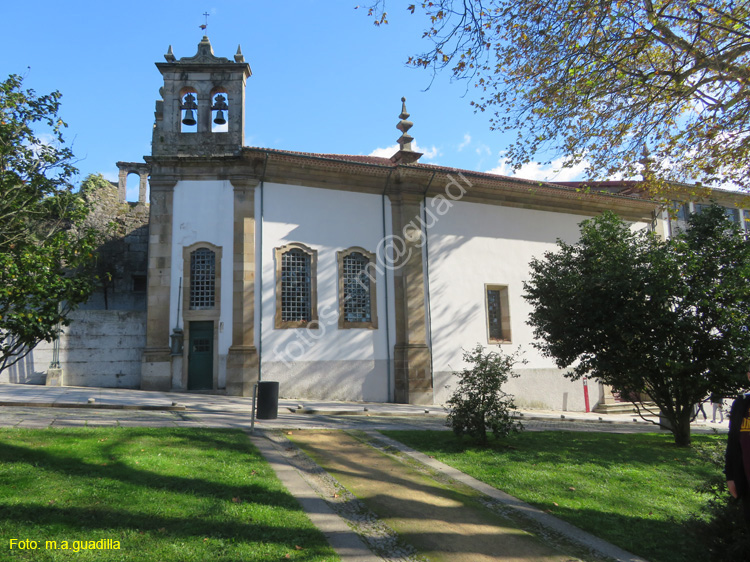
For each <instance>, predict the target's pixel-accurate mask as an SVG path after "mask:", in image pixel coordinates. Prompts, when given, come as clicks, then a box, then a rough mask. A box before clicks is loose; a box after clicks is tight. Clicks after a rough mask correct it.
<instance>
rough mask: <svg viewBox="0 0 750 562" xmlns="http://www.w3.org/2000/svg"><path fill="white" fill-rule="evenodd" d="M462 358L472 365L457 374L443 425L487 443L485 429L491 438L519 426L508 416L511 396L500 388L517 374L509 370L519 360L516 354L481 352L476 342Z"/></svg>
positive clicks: (481, 348) (517, 429)
mask: <svg viewBox="0 0 750 562" xmlns="http://www.w3.org/2000/svg"><path fill="white" fill-rule="evenodd" d="M463 358H464V361H466V362H467V363H469V364H470V365H472V366H471V367H470V368H466V369H464V370H463V371H462V372H461V373H457V376H458V385H457V388H456V390H455V391H454V393H453V394H452V395H451V397H450V398H449V399H448V401H447V404H448V407H449V409H450V411H449V413H448V417H447V420H446V422H447V425H448V426H450V427H451V428H452V429H453V432H454V433H455V434H456V435H458V436H459V437H460V436H462V435H464V434H467V435H471V436H472V437H475V438H476V439H478V440H479V441H480V442H481V443H486V442H487V430H488V429H489V430H490V431H492V433H493V435H494V436H495V438H500V437H505V436H506V435H508V434H509V433H512V432H517V431H520V430H521V429H523V426H522V424H521V423H520V422H517V421H515V420H514V419H513V417H512V410H513V409H514V408H515V406H514V404H513V396H511V395H509V394H507V393H505V392H504V391H503V390H502V386H503V384H505V383H506V382H507V381H508V378H510V377H516V376H518V375H516V374H515V373H514V372H513V366H514V365H515V364H516V363H518V362H519V358H518V353H517V352H516V353H513V354H511V355H505V354H503V353H502V352H495V351H487V352H485V350H484V348H483V347H482V346H481V345H480V344H477V346H476V347H475V348H474V349H472V350H471V351H467V352H465V353H464V357H463ZM520 362H521V363H525V362H526V361H525V360H522V361H520Z"/></svg>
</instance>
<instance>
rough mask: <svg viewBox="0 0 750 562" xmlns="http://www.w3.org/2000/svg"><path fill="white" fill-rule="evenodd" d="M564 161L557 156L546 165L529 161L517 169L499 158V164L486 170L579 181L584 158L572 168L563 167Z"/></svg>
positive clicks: (583, 170) (520, 176)
mask: <svg viewBox="0 0 750 562" xmlns="http://www.w3.org/2000/svg"><path fill="white" fill-rule="evenodd" d="M564 161H565V159H564V158H557V159H556V160H553V161H552V162H551V163H550V164H547V165H546V166H543V165H542V164H540V163H538V162H529V163H528V164H524V165H523V166H521V167H520V168H519V169H518V170H513V168H512V167H511V166H510V165H509V164H508V161H507V160H505V159H501V160H500V161H499V165H498V166H495V167H494V168H492V169H491V170H487V173H489V174H498V175H501V176H510V177H517V178H523V179H527V180H539V181H550V182H556V181H579V180H583V179H584V172H585V170H586V168H587V167H588V162H587V161H585V160H584V161H583V162H581V163H579V164H577V165H575V166H573V167H572V168H563V167H562V165H563V162H564Z"/></svg>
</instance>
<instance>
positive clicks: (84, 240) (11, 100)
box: [0, 75, 95, 372]
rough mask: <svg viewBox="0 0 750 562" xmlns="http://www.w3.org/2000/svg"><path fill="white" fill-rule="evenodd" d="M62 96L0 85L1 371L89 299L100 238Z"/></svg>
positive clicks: (11, 81)
mask: <svg viewBox="0 0 750 562" xmlns="http://www.w3.org/2000/svg"><path fill="white" fill-rule="evenodd" d="M59 100H60V94H59V93H58V92H53V93H51V94H48V95H42V96H38V95H37V94H36V93H35V92H34V91H33V90H24V89H23V88H22V80H21V78H20V77H19V76H15V75H12V76H10V77H8V78H7V79H6V80H5V81H4V82H2V83H0V372H1V371H3V370H4V369H6V368H8V367H9V366H11V365H13V364H14V363H16V362H17V361H19V360H20V359H22V358H23V357H24V356H26V354H28V353H29V351H31V350H32V349H33V348H34V347H35V346H36V345H37V344H38V343H39V342H41V341H42V340H46V341H51V340H52V339H53V338H55V337H56V336H57V333H58V329H59V326H60V325H67V324H68V323H69V313H70V312H71V311H72V310H73V309H75V308H76V306H78V305H79V304H80V303H82V302H84V301H85V300H86V299H87V298H88V297H89V295H90V294H91V291H92V288H93V281H94V278H93V275H92V272H91V266H92V265H93V262H94V260H95V255H94V247H95V246H94V244H95V233H94V232H92V231H90V230H84V229H82V228H80V225H81V223H82V221H83V219H84V218H85V216H86V212H87V211H86V207H85V205H84V202H83V199H82V198H81V197H80V196H79V195H78V194H77V193H75V192H74V189H73V186H72V185H71V183H70V180H71V178H72V176H73V175H74V174H75V173H76V169H75V167H74V166H73V154H72V152H71V150H70V148H68V147H66V146H65V145H64V140H63V137H62V130H63V128H64V127H65V123H64V122H63V121H62V120H61V119H60V118H59V116H58V110H59V107H60V102H59Z"/></svg>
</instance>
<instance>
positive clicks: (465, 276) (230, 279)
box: [11, 37, 657, 410]
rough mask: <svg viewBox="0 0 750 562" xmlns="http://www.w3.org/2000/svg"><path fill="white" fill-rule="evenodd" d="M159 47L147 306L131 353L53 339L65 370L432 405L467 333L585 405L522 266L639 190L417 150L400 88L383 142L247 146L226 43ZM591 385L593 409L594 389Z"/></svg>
mask: <svg viewBox="0 0 750 562" xmlns="http://www.w3.org/2000/svg"><path fill="white" fill-rule="evenodd" d="M165 58H166V62H162V63H157V67H158V69H159V71H160V72H161V74H162V75H163V78H164V86H163V88H162V89H161V90H160V92H161V95H162V99H160V100H159V101H157V104H156V122H155V125H154V130H153V143H152V154H151V155H150V156H147V157H146V163H147V165H148V168H149V170H150V222H149V236H148V267H147V298H146V300H147V304H146V306H145V308H146V314H147V321H146V322H145V327H144V326H143V322H142V320H138V317H137V315H136V316H134V317H133V318H134V319H132V320H131V324H133V327H134V328H133V329H134V330H135V331H136V332H137V331H138V330H141V332H140V333H141V334H142V339H141V340H140V344H138V343H136V344H133V342H134V341H138V340H137V339H136V340H133V339H130V340H128V343H127V344H125V345H129V346H133V348H134V350H135V351H136V352H138V351H139V350H140V353H141V356H142V361H140V362H137V361H136V362H133V361H130V362H129V363H128V364H127V367H125V366H123V365H125V364H124V363H122V364H118V365H119V366H111V367H105V366H103V365H101V364H100V365H99V367H98V369H99V371H98V372H97V373H96V376H94V374H93V373H89V374H87V375H86V376H83V375H81V374H80V373H81V372H83V371H81V369H84V366H83V365H84V362H83V361H81V362H79V363H76V362H74V361H72V360H71V361H68V362H67V363H66V357H67V356H70V357H72V355H73V354H74V350H73V349H72V346H68V345H67V344H66V343H65V341H63V344H62V350H61V363H62V367H63V370H64V371H65V372H66V377H67V379H68V384H78V385H84V384H92V385H98V386H140V388H143V389H151V390H184V391H192V390H209V391H216V392H226V393H228V394H232V395H248V394H250V393H251V391H252V386H253V384H254V383H255V382H256V381H258V380H259V379H260V380H263V381H279V383H280V395H281V396H282V397H289V398H300V399H326V400H362V401H378V402H385V401H395V402H408V403H420V404H432V403H443V402H444V401H445V400H446V399H447V397H448V396H449V394H450V390H449V389H448V386H449V385H451V382H452V374H451V373H452V372H454V371H457V370H460V369H461V368H462V367H463V362H462V353H463V350H468V349H471V348H473V347H475V346H476V344H477V343H480V344H482V345H484V346H486V347H489V348H498V349H502V350H503V351H507V352H512V351H514V350H516V349H518V348H520V349H521V350H522V351H523V352H524V357H525V359H527V360H528V364H526V365H519V368H518V369H517V372H518V373H520V375H521V376H520V377H519V378H516V379H513V380H512V381H511V382H510V383H509V384H508V386H507V390H508V391H509V392H511V393H512V394H514V395H515V396H516V403H517V405H519V406H522V407H530V408H535V407H536V408H554V409H567V410H583V409H584V389H583V384H582V383H581V381H578V382H571V381H569V380H568V379H566V378H565V377H564V376H563V373H562V372H561V371H559V370H558V369H557V368H556V367H555V366H554V364H553V362H552V361H550V360H549V359H546V358H543V357H541V356H540V355H539V354H538V352H537V351H536V350H535V349H534V348H533V347H532V345H531V344H532V341H533V336H532V330H531V328H530V327H529V326H528V325H527V324H526V320H527V317H528V314H529V312H530V308H529V305H528V304H527V303H526V301H525V300H524V299H523V298H522V294H523V282H524V280H525V279H526V278H527V275H528V264H529V262H530V260H531V259H532V257H535V256H540V255H541V254H543V252H545V251H547V250H554V249H555V248H556V240H557V239H558V238H560V239H563V240H566V241H569V242H572V241H575V240H576V238H577V237H578V233H579V228H578V225H579V223H580V222H581V221H582V220H585V219H586V218H589V217H592V216H595V215H598V214H599V213H601V212H602V211H604V210H606V209H612V210H614V211H615V212H617V213H618V214H619V215H620V216H622V217H623V218H625V219H627V220H630V221H633V223H634V227H635V228H650V227H651V226H652V224H653V223H654V222H655V220H656V219H655V217H656V213H657V208H656V206H655V204H654V203H653V202H650V201H647V200H644V199H642V198H640V197H638V196H627V195H611V194H598V193H590V192H580V191H577V190H575V189H574V188H571V187H566V186H561V185H555V184H550V183H542V182H537V181H526V180H521V179H517V178H508V177H502V176H497V175H492V174H486V173H478V172H472V171H468V170H455V169H451V168H446V167H441V166H433V165H426V164H421V163H419V157H420V156H421V155H420V154H418V153H416V152H414V151H413V150H412V147H411V141H412V138H411V137H410V136H409V134H408V130H409V128H410V127H411V123H410V122H408V121H407V119H408V117H409V115H408V113H406V108H405V105H404V106H403V107H402V114H401V115H400V119H401V121H400V122H399V125H398V127H399V129H400V130H401V131H402V133H403V135H402V137H401V139H399V144H400V147H401V148H400V150H399V151H398V152H397V153H396V154H394V155H393V157H392V158H390V159H388V158H378V157H371V156H357V155H333V154H308V153H298V152H287V151H281V150H274V149H269V148H256V147H245V146H244V108H245V88H246V81H247V79H248V78H249V77H250V75H251V71H250V67H249V65H248V64H247V63H246V62H245V61H244V58H243V56H242V54H241V52H240V51H239V50H238V52H237V54H236V55H235V56H234V60H229V59H226V58H221V57H216V56H214V54H213V51H212V48H211V45H210V43H209V40H208V38H206V37H204V38H203V40H202V41H201V42H200V44H199V45H198V53H197V54H196V55H195V56H193V57H186V58H181V59H177V58H176V57H175V56H174V55H173V53H172V50H171V47H170V49H169V52H168V53H167V55H165ZM120 320H121V318H120V317H118V320H117V321H120ZM139 322H140V323H139ZM75 326H76V325H75V324H74V325H73V326H71V328H70V330H72V332H75ZM87 333H91V325H90V322H89V328H88V332H87ZM67 337H71V338H72V337H73V336H72V335H69V336H67ZM104 345H105V344H102V346H104ZM107 345H111V343H110V344H107ZM141 348H142V349H141ZM66 353H67V355H66ZM100 353H101V354H106V353H107V350H106V349H101V350H100ZM37 355H38V358H37V367H33V366H31V367H30V369H31V370H30V371H29V372H32V373H33V372H39V370H40V368H44V367H46V365H42V366H41V367H40V366H39V364H40V363H41V358H42V357H43V353H42V352H39V353H38V354H37ZM107 369H111V371H112V372H111V373H110V372H109V371H108V370H107ZM125 371H127V374H126V375H123V373H124V372H125ZM118 373H119V375H118ZM115 375H117V376H115ZM87 377H88V378H87ZM118 377H119V378H118ZM11 380H12V379H11ZM123 380H124V381H126V382H125V383H122V382H121V381H123ZM26 381H27V382H35V381H33V380H32V379H31V378H28V379H27V380H26ZM589 392H590V403H591V407H592V408H593V407H594V406H596V404H597V403H598V402H600V401H602V397H603V394H604V393H603V390H602V389H601V388H599V386H598V385H596V386H593V387H592V388H591V389H590V391H589Z"/></svg>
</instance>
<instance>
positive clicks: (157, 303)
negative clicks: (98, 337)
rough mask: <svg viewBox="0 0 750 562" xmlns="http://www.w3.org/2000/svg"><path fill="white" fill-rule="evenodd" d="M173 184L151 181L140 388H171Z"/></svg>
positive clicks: (153, 179) (166, 181)
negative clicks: (145, 312)
mask: <svg viewBox="0 0 750 562" xmlns="http://www.w3.org/2000/svg"><path fill="white" fill-rule="evenodd" d="M175 184H176V182H175V181H173V180H163V181H159V180H158V179H155V178H153V177H152V179H151V207H150V223H149V242H148V293H147V299H148V300H147V302H148V313H147V322H146V349H145V350H144V351H143V366H142V368H141V388H142V389H143V390H169V389H170V388H171V385H172V383H171V378H172V376H171V375H172V370H171V361H172V358H171V354H170V349H169V334H170V318H169V302H170V284H171V280H172V201H173V196H174V186H175Z"/></svg>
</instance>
